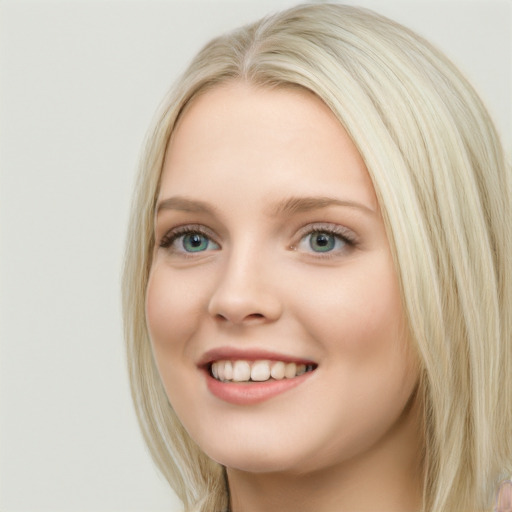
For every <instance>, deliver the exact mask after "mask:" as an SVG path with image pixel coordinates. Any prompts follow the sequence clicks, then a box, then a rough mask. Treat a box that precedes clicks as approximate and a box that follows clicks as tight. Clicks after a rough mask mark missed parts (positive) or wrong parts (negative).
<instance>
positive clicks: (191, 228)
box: [159, 224, 357, 258]
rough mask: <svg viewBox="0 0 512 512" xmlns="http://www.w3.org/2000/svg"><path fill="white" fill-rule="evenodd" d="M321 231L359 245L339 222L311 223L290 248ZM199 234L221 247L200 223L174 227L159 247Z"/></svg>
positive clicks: (328, 255)
mask: <svg viewBox="0 0 512 512" xmlns="http://www.w3.org/2000/svg"><path fill="white" fill-rule="evenodd" d="M317 233H321V234H327V235H331V236H333V237H335V238H336V239H337V240H339V241H341V242H343V244H345V245H346V246H347V248H352V247H355V246H356V245H357V238H356V236H355V234H354V233H353V232H352V231H351V230H349V229H348V228H345V227H344V226H340V225H337V224H310V225H308V226H305V227H304V228H302V229H301V230H300V231H299V233H298V234H297V239H298V242H296V243H294V244H292V245H291V246H290V249H292V250H294V251H296V250H297V249H298V246H299V244H300V243H302V242H303V241H304V240H305V239H306V237H308V236H309V237H310V236H312V235H314V234H317ZM194 234H198V235H201V236H203V237H205V238H206V239H208V240H209V241H210V242H211V243H213V244H215V245H217V246H219V247H220V244H219V243H217V242H216V241H215V239H214V237H213V236H212V233H211V231H210V230H207V229H205V228H204V226H201V225H200V224H197V225H196V224H194V225H187V226H180V227H177V228H174V229H172V230H171V231H169V232H168V233H167V234H165V235H164V236H163V237H162V239H161V240H160V243H159V247H161V248H163V249H171V247H172V245H173V244H174V243H175V242H176V240H178V239H179V238H182V237H184V236H186V235H194ZM341 250H342V251H345V250H346V249H345V248H342V249H341ZM175 252H180V253H182V254H184V255H186V256H192V255H193V254H194V252H192V251H191V252H188V251H175ZM198 252H204V251H198ZM339 252H340V249H338V250H335V251H331V250H329V251H325V253H322V252H321V251H318V252H316V251H311V253H310V254H314V255H315V257H317V258H332V257H335V256H336V255H337V254H339Z"/></svg>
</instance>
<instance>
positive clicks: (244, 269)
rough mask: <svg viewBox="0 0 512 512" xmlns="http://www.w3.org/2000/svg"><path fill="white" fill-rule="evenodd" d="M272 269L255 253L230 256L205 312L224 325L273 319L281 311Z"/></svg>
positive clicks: (267, 321)
mask: <svg viewBox="0 0 512 512" xmlns="http://www.w3.org/2000/svg"><path fill="white" fill-rule="evenodd" d="M277 288H278V287H277V282H276V281H275V276H274V272H272V269H271V268H269V266H268V265H265V263H264V262H263V261H262V259H261V258H259V257H258V255H257V254H252V255H250V256H248V255H245V256H244V255H238V256H237V255H234V254H233V255H232V257H231V258H230V259H229V261H227V262H226V265H225V268H224V269H223V272H222V274H221V275H220V278H219V281H218V282H217V286H216V287H215V290H214V291H213V293H212V296H211V298H210V301H209V304H208V313H209V314H210V315H211V316H212V317H213V318H215V320H217V321H219V322H222V323H224V324H226V325H227V324H233V325H252V324H265V323H270V322H275V321H276V320H277V319H278V318H279V317H280V316H281V314H282V302H281V300H280V297H279V294H278V292H277Z"/></svg>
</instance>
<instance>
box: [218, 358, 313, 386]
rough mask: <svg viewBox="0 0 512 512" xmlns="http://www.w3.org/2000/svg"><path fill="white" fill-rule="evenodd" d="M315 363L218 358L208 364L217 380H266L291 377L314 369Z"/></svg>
mask: <svg viewBox="0 0 512 512" xmlns="http://www.w3.org/2000/svg"><path fill="white" fill-rule="evenodd" d="M316 366H317V365H315V364H303V363H293V362H285V361H270V360H258V361H249V360H243V359H242V360H240V359H239V360H235V361H233V360H219V361H214V362H212V363H210V364H209V367H208V371H209V374H210V376H211V377H213V378H214V379H215V380H217V381H219V382H267V381H278V380H284V379H293V378H295V377H299V376H301V375H304V374H305V373H308V372H313V371H314V370H315V369H316Z"/></svg>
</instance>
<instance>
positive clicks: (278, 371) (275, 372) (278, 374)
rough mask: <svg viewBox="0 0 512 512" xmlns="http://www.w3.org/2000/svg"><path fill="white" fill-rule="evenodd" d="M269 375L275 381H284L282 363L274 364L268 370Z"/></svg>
mask: <svg viewBox="0 0 512 512" xmlns="http://www.w3.org/2000/svg"><path fill="white" fill-rule="evenodd" d="M270 375H271V376H272V377H273V378H274V379H276V380H281V379H284V363H283V362H282V361H277V363H274V364H273V365H272V368H271V369H270Z"/></svg>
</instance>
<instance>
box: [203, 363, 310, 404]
mask: <svg viewBox="0 0 512 512" xmlns="http://www.w3.org/2000/svg"><path fill="white" fill-rule="evenodd" d="M312 373H314V371H312V372H306V373H303V374H302V375H299V376H298V377H293V378H292V379H282V380H268V381H265V382H221V381H219V380H217V379H214V378H213V377H212V376H211V375H210V374H209V373H208V372H206V383H207V385H208V389H209V390H210V392H211V393H212V394H213V395H215V396H216V397H217V398H220V399H221V400H224V401H225V402H229V403H231V404H235V405H252V404H258V403H260V402H264V401H265V400H269V399H270V398H273V397H274V396H276V395H280V394H281V393H284V392H286V391H288V390H290V389H293V388H294V387H296V386H298V385H299V384H302V383H303V382H304V381H305V380H307V379H308V378H309V377H310V376H311V374H312Z"/></svg>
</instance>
